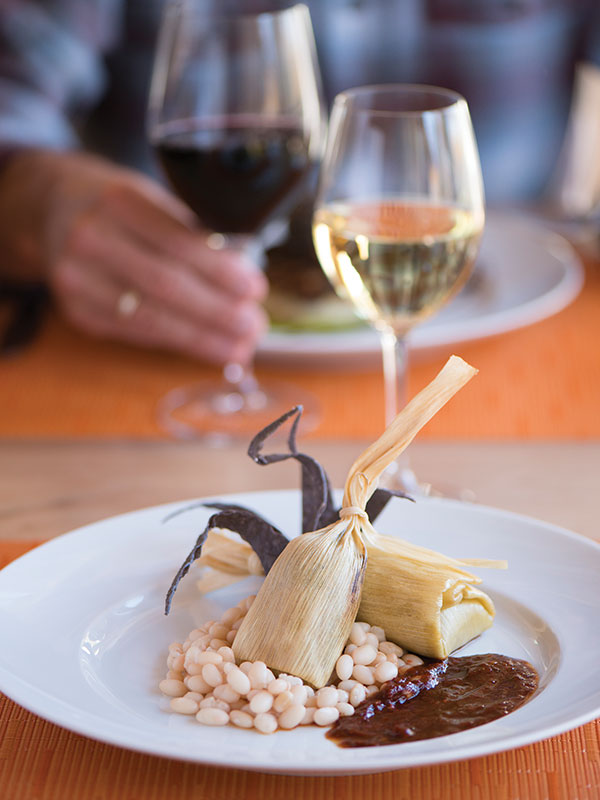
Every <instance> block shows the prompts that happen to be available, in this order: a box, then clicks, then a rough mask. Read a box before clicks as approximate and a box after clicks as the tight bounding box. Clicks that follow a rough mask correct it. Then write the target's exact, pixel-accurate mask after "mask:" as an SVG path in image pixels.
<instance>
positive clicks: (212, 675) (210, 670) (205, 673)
mask: <svg viewBox="0 0 600 800" xmlns="http://www.w3.org/2000/svg"><path fill="white" fill-rule="evenodd" d="M202 677H203V678H204V680H205V681H206V682H207V683H208V685H209V686H212V687H213V688H214V687H215V686H220V684H222V683H223V673H222V672H221V670H220V669H219V668H218V667H217V665H216V664H205V665H204V666H203V667H202Z"/></svg>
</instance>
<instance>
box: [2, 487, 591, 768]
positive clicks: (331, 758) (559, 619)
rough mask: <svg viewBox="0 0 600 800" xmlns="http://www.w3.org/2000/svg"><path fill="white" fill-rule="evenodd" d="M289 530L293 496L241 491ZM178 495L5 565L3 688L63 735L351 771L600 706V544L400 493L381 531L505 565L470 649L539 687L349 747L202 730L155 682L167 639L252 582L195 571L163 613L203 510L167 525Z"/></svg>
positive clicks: (468, 745) (197, 757) (488, 743)
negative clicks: (428, 732) (452, 718)
mask: <svg viewBox="0 0 600 800" xmlns="http://www.w3.org/2000/svg"><path fill="white" fill-rule="evenodd" d="M231 499H232V501H233V502H238V503H242V504H244V505H249V506H251V507H253V508H256V509H257V510H260V511H261V512H262V513H264V514H265V515H266V516H267V517H268V518H270V519H271V520H272V521H273V522H274V523H275V524H276V525H278V526H280V527H281V528H283V529H284V530H288V531H292V532H294V531H296V530H297V525H298V517H299V499H298V493H297V492H295V491H294V492H292V491H285V492H260V493H252V494H246V495H236V496H235V497H232V498H231ZM183 505H185V504H184V503H180V504H177V505H176V506H175V505H169V506H162V507H157V508H150V509H146V510H143V511H139V512H135V513H132V514H126V515H123V516H120V517H114V518H112V519H108V520H105V521H103V522H97V523H95V524H93V525H88V526H87V527H85V528H81V529H79V530H77V531H75V532H73V533H71V534H69V535H66V536H63V537H60V538H58V539H55V540H53V541H50V542H49V543H47V544H45V545H43V546H42V547H39V548H37V549H36V550H34V551H32V552H31V553H29V554H27V555H25V556H23V557H22V558H20V559H18V560H17V561H15V562H14V563H12V564H11V565H9V566H8V567H6V568H5V569H4V570H3V571H2V572H1V573H0V689H1V690H2V691H4V692H5V693H6V694H7V695H8V696H9V697H12V698H13V699H14V700H15V701H16V702H17V703H20V704H21V705H23V706H25V707H26V708H28V709H29V710H31V711H33V712H35V713H36V714H39V715H40V716H42V717H45V718H46V719H49V720H51V721H52V722H55V723H57V724H58V725H62V726H63V727H65V728H69V729H70V730H73V731H76V732H78V733H82V734H84V735H86V736H90V737H92V738H94V739H99V740H101V741H104V742H109V743H111V744H116V745H120V746H122V747H127V748H130V749H133V750H139V751H143V752H146V753H154V754H156V755H162V756H171V757H175V758H180V759H186V760H189V761H196V762H200V763H205V764H213V765H218V766H228V767H238V768H242V769H253V770H261V771H265V772H282V773H300V774H305V775H308V774H320V775H323V774H344V773H361V772H376V771H380V770H390V769H398V768H400V767H408V766H416V765H422V764H434V763H439V762H444V761H454V760H457V759H465V758H471V757H473V756H480V755H484V754H486V753H495V752H498V751H501V750H506V749H509V748H513V747H518V746H520V745H524V744H528V743H530V742H535V741H537V740H539V739H543V738H545V737H548V736H553V735H555V734H557V733H560V732H561V731H565V730H568V729H570V728H573V727H575V726H577V725H581V724H582V723H584V722H587V721H589V720H591V719H593V718H594V717H596V716H597V715H599V714H600V672H599V670H598V663H599V661H600V625H598V619H600V595H599V593H598V575H600V546H599V545H597V544H595V543H594V542H591V541H589V540H587V539H584V538H582V537H579V536H577V535H576V534H572V533H569V532H568V531H565V530H562V529H560V528H556V527H553V526H551V525H547V524H544V523H542V522H538V521H536V520H532V519H528V518H525V517H519V516H516V515H514V514H510V513H507V512H502V511H496V510H493V509H488V508H484V507H478V506H474V505H462V504H460V503H457V502H452V501H447V500H426V501H422V502H419V503H416V504H411V503H407V502H404V503H403V502H402V501H399V500H398V501H393V502H392V503H390V505H389V506H388V508H387V509H386V510H385V511H384V513H383V514H382V516H381V517H380V520H379V521H378V528H379V529H380V530H381V531H382V532H393V531H400V530H402V531H403V532H405V534H406V537H407V538H410V539H411V540H414V541H415V542H419V543H420V544H424V545H425V546H427V547H433V548H435V549H439V550H442V551H443V552H446V553H448V554H450V555H455V556H460V555H463V556H485V557H489V558H508V561H509V565H510V567H509V570H508V571H495V570H489V571H485V584H484V586H485V588H486V589H487V590H488V591H489V593H490V594H491V596H492V597H493V599H494V601H495V602H496V605H497V618H496V621H495V624H494V625H493V627H492V628H491V630H489V631H487V632H486V633H485V634H484V635H483V636H481V637H480V638H479V639H478V640H476V641H474V642H472V643H471V644H470V645H469V646H467V647H466V648H464V650H463V652H464V653H481V652H483V653H485V652H498V653H503V654H505V655H510V656H515V657H517V658H525V659H527V660H529V661H530V662H531V663H532V664H534V666H535V667H536V668H537V670H538V672H539V674H540V688H539V691H538V692H537V694H536V695H535V696H534V697H533V698H532V699H531V700H530V701H529V702H528V703H526V704H525V705H524V706H522V707H521V708H519V709H517V711H515V712H514V713H512V714H509V715H508V716H506V717H503V718H501V719H499V720H496V721H494V722H491V723H489V724H487V725H483V726H481V727H478V728H474V729H472V730H469V731H464V732H462V733H458V734H454V735H452V736H446V737H440V738H437V739H430V740H428V741H419V742H413V743H409V744H400V745H388V746H385V747H368V748H361V749H342V748H338V747H336V745H334V744H333V743H332V742H330V741H329V740H328V739H326V738H325V736H324V732H323V730H321V729H319V728H312V727H311V728H305V727H302V728H298V729H296V730H293V731H285V732H280V733H277V734H274V735H272V736H263V735H261V734H259V733H256V732H254V731H245V730H241V729H236V728H233V727H230V726H228V727H226V728H206V727H203V726H201V725H199V724H198V723H197V722H196V721H195V720H194V719H193V718H192V719H190V718H188V717H182V716H179V715H176V714H171V713H167V711H166V702H165V699H164V698H161V697H160V695H159V693H158V691H157V688H156V686H157V683H158V681H159V680H160V678H161V677H162V676H163V671H164V669H165V667H164V664H165V658H166V655H165V654H166V650H167V646H168V644H169V643H170V642H172V641H174V640H177V641H183V639H184V638H185V636H186V634H187V633H188V632H189V631H190V630H191V629H192V628H194V627H195V626H196V625H197V624H198V623H200V622H201V621H203V620H206V619H207V618H213V619H214V618H215V615H216V614H218V613H219V612H220V611H222V610H224V609H225V608H227V607H229V606H230V605H232V604H234V603H237V602H238V601H239V600H240V599H241V598H242V597H244V596H246V595H247V594H249V593H250V592H251V591H253V590H255V589H256V586H257V583H256V582H257V581H258V579H256V578H252V579H247V580H246V581H245V582H244V583H243V584H238V585H237V586H234V587H230V588H228V589H222V590H220V591H219V592H215V593H213V594H212V595H209V596H207V597H205V598H202V597H201V596H199V595H198V594H197V592H196V589H195V586H194V580H193V578H192V576H189V577H188V578H186V579H185V580H184V581H183V583H182V586H181V588H180V590H179V592H178V593H177V595H176V599H175V603H174V609H173V611H172V613H171V615H170V616H169V617H165V616H164V615H163V613H162V607H163V600H164V595H165V591H166V589H167V588H168V586H169V584H170V581H171V578H172V576H173V574H174V572H175V571H176V569H177V567H178V566H179V565H180V563H181V562H182V561H183V558H184V557H185V555H186V554H187V552H188V551H189V550H190V549H191V546H192V545H193V543H194V541H195V538H196V536H197V535H198V533H199V531H200V530H202V527H203V525H204V522H205V520H206V516H207V513H208V512H205V511H204V510H199V511H193V512H190V513H189V514H186V515H182V516H180V517H178V518H176V519H175V520H172V521H171V522H169V523H168V524H166V525H163V524H162V523H161V521H162V520H163V518H164V517H165V515H166V514H167V513H168V511H170V510H172V509H174V508H176V507H182V506H183Z"/></svg>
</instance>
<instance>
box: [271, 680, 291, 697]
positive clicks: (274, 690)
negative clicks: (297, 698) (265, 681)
mask: <svg viewBox="0 0 600 800" xmlns="http://www.w3.org/2000/svg"><path fill="white" fill-rule="evenodd" d="M288 687H289V683H288V682H287V681H284V680H283V679H282V678H276V679H275V680H274V681H271V682H270V683H269V685H268V686H267V689H268V690H269V691H270V692H271V694H272V695H277V694H281V693H282V692H287V690H288Z"/></svg>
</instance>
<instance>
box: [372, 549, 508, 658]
mask: <svg viewBox="0 0 600 800" xmlns="http://www.w3.org/2000/svg"><path fill="white" fill-rule="evenodd" d="M367 552H368V558H369V566H368V569H367V571H366V574H365V582H364V585H363V593H362V598H361V604H360V608H359V611H358V619H360V620H363V621H364V622H368V623H369V624H371V625H379V626H381V627H382V628H383V629H384V630H385V632H386V636H387V637H388V639H390V640H392V641H394V642H397V644H399V645H401V646H402V647H404V648H405V649H406V650H409V651H410V652H413V653H419V655H422V656H430V657H431V658H446V657H447V656H448V655H450V653H452V652H453V651H454V650H456V649H457V648H459V647H462V645H463V644H465V643H466V642H468V641H470V640H471V639H474V638H475V637H476V636H479V634H481V633H483V631H484V630H486V629H487V628H489V627H490V626H491V624H492V622H493V620H494V614H495V611H494V604H493V603H492V601H491V599H490V598H489V597H488V595H487V594H485V593H484V592H482V591H481V590H480V589H477V588H476V587H475V586H474V585H473V584H477V583H480V582H481V578H478V577H477V576H475V575H472V574H471V573H469V572H467V571H465V570H464V568H463V567H464V565H465V562H464V561H457V560H455V559H451V558H447V557H446V556H442V555H441V554H440V553H435V552H434V551H431V550H427V549H426V548H423V547H417V546H416V545H412V544H409V543H408V542H405V541H403V540H402V539H395V538H393V537H391V536H381V535H378V534H376V535H375V536H370V537H369V542H368V545H367ZM474 563H477V564H478V565H479V566H492V567H504V566H505V563H504V562H497V561H484V560H481V561H479V562H477V561H475V562H474Z"/></svg>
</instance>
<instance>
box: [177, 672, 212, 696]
mask: <svg viewBox="0 0 600 800" xmlns="http://www.w3.org/2000/svg"><path fill="white" fill-rule="evenodd" d="M184 683H185V685H186V686H187V688H188V689H189V690H190V691H192V692H200V694H208V692H210V691H211V689H212V686H210V684H208V683H207V682H206V681H205V680H204V678H203V677H202V675H190V676H189V677H188V678H185V680H184Z"/></svg>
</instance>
